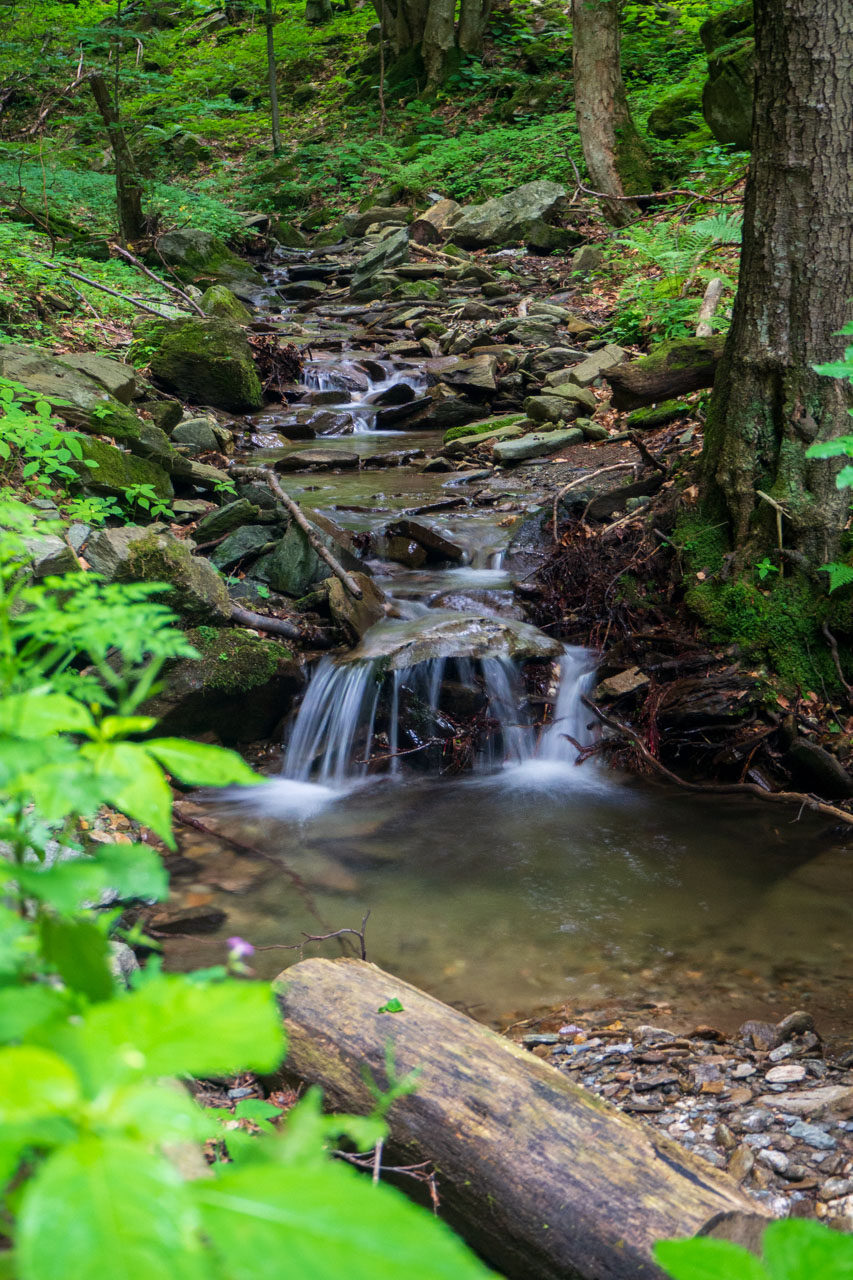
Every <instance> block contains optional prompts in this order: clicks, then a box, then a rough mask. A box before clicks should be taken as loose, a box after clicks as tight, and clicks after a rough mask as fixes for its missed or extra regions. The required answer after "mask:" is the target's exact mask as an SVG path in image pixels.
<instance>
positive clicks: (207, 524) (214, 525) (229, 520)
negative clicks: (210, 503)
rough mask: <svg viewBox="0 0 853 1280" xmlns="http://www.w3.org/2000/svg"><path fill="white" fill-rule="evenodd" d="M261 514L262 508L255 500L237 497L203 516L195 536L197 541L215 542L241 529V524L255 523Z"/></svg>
mask: <svg viewBox="0 0 853 1280" xmlns="http://www.w3.org/2000/svg"><path fill="white" fill-rule="evenodd" d="M259 515H260V509H259V508H258V507H256V506H255V504H254V503H253V502H249V500H248V499H247V498H237V499H236V500H235V501H234V502H228V503H226V504H225V506H224V507H218V508H217V509H216V510H215V511H210V512H208V514H207V515H205V516H203V517H202V519H201V520H199V522H198V526H197V528H196V531H195V533H194V534H193V537H194V538H195V541H196V542H213V541H214V539H216V538H221V537H222V536H223V535H224V534H226V533H231V532H232V531H233V530H234V529H239V528H240V526H241V525H244V524H251V523H253V521H255V520H257V518H258V516H259Z"/></svg>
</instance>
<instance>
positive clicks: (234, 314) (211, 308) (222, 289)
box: [199, 284, 252, 324]
mask: <svg viewBox="0 0 853 1280" xmlns="http://www.w3.org/2000/svg"><path fill="white" fill-rule="evenodd" d="M199 306H200V307H201V309H202V311H203V312H204V314H205V315H206V316H223V317H224V318H225V319H226V320H234V321H235V322H236V323H237V324H248V323H249V321H250V320H251V319H252V313H251V311H250V310H249V308H248V307H244V306H243V304H242V302H241V301H240V299H239V298H238V297H237V295H236V294H234V293H232V292H231V290H230V289H229V288H228V286H227V285H224V284H212V285H211V286H210V288H209V289H206V290H205V291H204V294H203V295H202V299H201V302H200V303H199Z"/></svg>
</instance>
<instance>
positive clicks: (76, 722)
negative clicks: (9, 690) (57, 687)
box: [0, 691, 94, 738]
mask: <svg viewBox="0 0 853 1280" xmlns="http://www.w3.org/2000/svg"><path fill="white" fill-rule="evenodd" d="M93 726H94V721H93V719H92V716H91V714H90V712H89V711H88V710H87V709H86V707H84V706H83V704H82V703H80V702H75V701H74V699H73V698H69V697H67V695H66V694H64V693H41V692H35V691H33V692H30V693H13V694H9V695H8V696H7V697H5V698H3V700H2V702H0V733H8V734H9V735H10V737H13V738H49V737H50V735H51V734H52V733H87V732H88V731H89V730H91V729H92V728H93Z"/></svg>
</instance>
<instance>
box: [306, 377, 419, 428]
mask: <svg viewBox="0 0 853 1280" xmlns="http://www.w3.org/2000/svg"><path fill="white" fill-rule="evenodd" d="M303 384H304V386H305V387H306V388H307V389H308V390H309V391H320V392H339V393H340V401H335V402H333V407H334V409H335V411H336V412H338V413H342V414H349V415H350V417H351V419H352V423H353V427H352V430H353V432H354V433H355V434H357V435H358V434H360V433H361V432H364V431H374V430H376V415H377V412H378V411H379V410H381V409H382V408H383V407H384V402H383V401H382V399H381V397H382V396H383V394H386V393H389V392H391V391H392V389H393V388H394V387H408V388H409V389H410V391H411V393H412V394H411V397H410V398H412V399H415V398H417V397H418V396H420V395H421V394H422V392H423V389H424V387H425V385H426V383H425V379H424V377H423V375H422V374H420V373H419V372H418V371H417V370H416V369H410V368H403V369H398V368H395V367H394V365H393V364H392V363H391V362H390V361H378V360H371V361H370V362H369V365H368V366H367V367H365V366H364V365H363V364H362V363H361V362H359V361H357V360H344V361H342V362H340V363H338V364H335V365H334V366H330V365H327V364H325V363H322V362H320V361H318V362H316V363H314V364H309V365H307V366H306V367H305V370H304V373H303ZM388 403H393V402H392V401H389V402H388Z"/></svg>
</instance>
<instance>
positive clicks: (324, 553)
mask: <svg viewBox="0 0 853 1280" xmlns="http://www.w3.org/2000/svg"><path fill="white" fill-rule="evenodd" d="M228 469H229V471H230V472H231V474H232V475H235V476H242V477H243V478H244V479H246V480H260V481H261V482H262V483H263V484H267V485H269V487H270V489H272V491H273V493H274V494H275V496H276V497H277V498H278V500H279V502H280V503H281V504H282V506H283V507H284V508H285V509H286V510H287V511H288V512H289V513H290V515H291V516H292V517H293V519H294V520H295V521H296V523H297V524H298V525H299V528H300V529H301V530H302V532H303V533H304V534H305V536H306V538H307V539H308V541H309V542H310V544H311V546H312V547H313V548H314V550H315V551H316V553H317V555H318V556H319V557H320V559H321V560H325V562H326V564H327V565H328V566H329V568H330V569H331V571H332V573H333V574H334V575H335V577H336V578H339V579H340V581H341V582H342V583H343V584H344V586H345V587H346V589H347V591H348V592H349V593H350V595H351V596H354V597H355V599H356V600H360V599H361V598H362V596H363V594H364V592H363V591H362V589H361V587H360V586H359V585H358V583H357V582H356V580H355V578H353V576H352V575H351V574H349V573H347V571H346V569H345V568H344V567H343V565H342V564H341V563H340V561H338V560H336V559H335V557H334V556H333V555H332V553H331V551H329V549H328V547H325V546H324V545H323V543H322V542H321V541H320V539H319V538H318V537H317V534H316V533H315V531H314V530H313V529H312V527H311V525H310V524H309V523H308V521H307V520H306V519H305V516H304V515H303V514H302V512H301V510H300V509H299V506H298V504H297V503H295V502H294V501H293V499H292V498H291V497H289V496H288V495H287V494H286V493H285V492H284V490H283V489H282V487H281V485H280V484H279V482H278V477H277V476H276V474H275V472H274V471H270V469H269V467H241V466H236V465H235V464H234V463H232V464H231V466H230V467H229V468H228Z"/></svg>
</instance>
